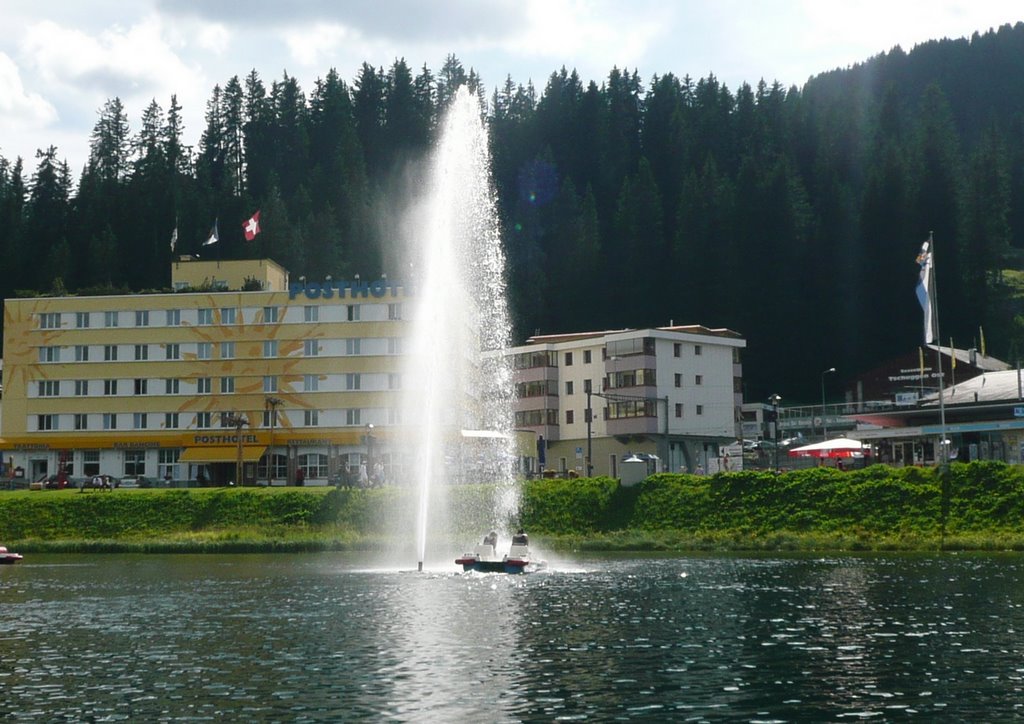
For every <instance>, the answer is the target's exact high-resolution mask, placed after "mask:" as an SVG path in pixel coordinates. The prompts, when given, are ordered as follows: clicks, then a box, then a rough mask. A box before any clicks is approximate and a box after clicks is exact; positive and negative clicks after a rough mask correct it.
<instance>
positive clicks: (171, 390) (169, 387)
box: [164, 377, 181, 395]
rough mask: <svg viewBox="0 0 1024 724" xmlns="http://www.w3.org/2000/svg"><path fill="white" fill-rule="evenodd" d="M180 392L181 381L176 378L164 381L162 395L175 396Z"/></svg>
mask: <svg viewBox="0 0 1024 724" xmlns="http://www.w3.org/2000/svg"><path fill="white" fill-rule="evenodd" d="M179 392H181V380H179V379H178V378H177V377H168V378H167V379H166V380H164V394H166V395H177V394H178V393H179Z"/></svg>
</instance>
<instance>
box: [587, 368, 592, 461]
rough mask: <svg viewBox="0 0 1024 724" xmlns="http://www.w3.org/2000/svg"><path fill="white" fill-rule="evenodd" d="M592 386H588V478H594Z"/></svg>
mask: <svg viewBox="0 0 1024 724" xmlns="http://www.w3.org/2000/svg"><path fill="white" fill-rule="evenodd" d="M591 394H592V393H591V389H590V385H587V477H588V478H592V477H594V436H593V429H592V426H593V421H594V408H593V407H591V406H590V395H591Z"/></svg>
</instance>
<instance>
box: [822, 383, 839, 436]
mask: <svg viewBox="0 0 1024 724" xmlns="http://www.w3.org/2000/svg"><path fill="white" fill-rule="evenodd" d="M835 371H836V368H835V367H829V368H828V369H827V370H825V371H824V372H822V373H821V429H822V432H823V439H825V440H828V423H827V422H825V375H827V374H831V373H832V372H835Z"/></svg>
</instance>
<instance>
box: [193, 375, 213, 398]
mask: <svg viewBox="0 0 1024 724" xmlns="http://www.w3.org/2000/svg"><path fill="white" fill-rule="evenodd" d="M212 391H213V384H212V383H211V381H210V378H209V377H200V378H199V379H197V380H196V394H197V395H208V394H210V392H212Z"/></svg>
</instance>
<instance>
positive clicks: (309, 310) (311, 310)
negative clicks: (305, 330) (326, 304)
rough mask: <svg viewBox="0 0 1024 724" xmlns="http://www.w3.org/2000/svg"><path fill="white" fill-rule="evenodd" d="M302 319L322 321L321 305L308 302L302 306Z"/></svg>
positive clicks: (305, 320)
mask: <svg viewBox="0 0 1024 724" xmlns="http://www.w3.org/2000/svg"><path fill="white" fill-rule="evenodd" d="M302 321H304V322H319V321H320V307H315V306H313V305H312V304H307V305H306V306H304V307H303V308H302Z"/></svg>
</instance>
